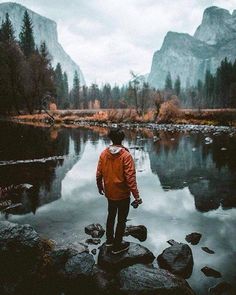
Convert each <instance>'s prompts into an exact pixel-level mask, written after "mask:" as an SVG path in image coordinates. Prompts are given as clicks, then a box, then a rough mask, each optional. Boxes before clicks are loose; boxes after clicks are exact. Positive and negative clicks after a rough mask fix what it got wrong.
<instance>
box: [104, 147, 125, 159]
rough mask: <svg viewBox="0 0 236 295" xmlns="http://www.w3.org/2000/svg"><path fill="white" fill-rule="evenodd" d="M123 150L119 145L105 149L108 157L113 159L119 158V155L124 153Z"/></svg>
mask: <svg viewBox="0 0 236 295" xmlns="http://www.w3.org/2000/svg"><path fill="white" fill-rule="evenodd" d="M125 150H126V149H125V148H124V147H123V146H120V145H110V146H109V147H108V148H107V153H108V155H109V156H111V157H112V158H113V157H119V156H120V155H122V154H123V153H124V152H125Z"/></svg>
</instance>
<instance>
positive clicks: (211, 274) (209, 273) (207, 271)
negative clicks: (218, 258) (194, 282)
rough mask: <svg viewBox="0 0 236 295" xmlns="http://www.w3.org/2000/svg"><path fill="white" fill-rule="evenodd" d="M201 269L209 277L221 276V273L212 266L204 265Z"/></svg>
mask: <svg viewBox="0 0 236 295" xmlns="http://www.w3.org/2000/svg"><path fill="white" fill-rule="evenodd" d="M201 271H202V272H203V273H204V275H205V276H207V277H213V278H221V277H222V276H221V273H220V272H219V271H217V270H215V269H213V268H211V267H208V266H204V267H203V268H202V269H201Z"/></svg>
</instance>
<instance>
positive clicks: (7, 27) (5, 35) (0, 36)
mask: <svg viewBox="0 0 236 295" xmlns="http://www.w3.org/2000/svg"><path fill="white" fill-rule="evenodd" d="M13 41H15V36H14V29H13V26H12V23H11V21H10V18H9V14H8V13H6V17H5V21H3V22H2V26H1V28H0V42H13Z"/></svg>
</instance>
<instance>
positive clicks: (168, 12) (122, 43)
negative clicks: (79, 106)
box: [0, 0, 236, 84]
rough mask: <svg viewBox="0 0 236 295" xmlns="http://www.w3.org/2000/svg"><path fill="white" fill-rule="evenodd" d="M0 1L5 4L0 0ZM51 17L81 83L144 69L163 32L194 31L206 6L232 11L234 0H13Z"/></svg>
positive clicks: (112, 78)
mask: <svg viewBox="0 0 236 295" xmlns="http://www.w3.org/2000/svg"><path fill="white" fill-rule="evenodd" d="M0 2H6V1H1V0H0ZM15 2H18V3H20V4H23V5H25V6H27V7H28V8H30V9H31V10H33V11H35V12H37V13H39V14H42V15H44V16H46V17H48V18H51V19H53V20H55V21H56V22H57V24H58V36H59V41H60V43H61V44H62V45H63V47H64V49H65V50H66V51H67V53H69V55H70V56H71V57H72V58H73V59H74V60H75V61H76V62H77V63H78V64H79V65H80V67H81V69H82V71H83V73H84V76H85V80H86V82H87V84H90V83H92V82H96V83H99V84H100V83H102V82H104V83H105V82H110V83H112V84H114V83H115V82H116V83H119V84H121V83H123V82H127V80H129V78H130V70H133V71H134V72H136V73H138V74H145V73H148V72H149V71H150V68H151V62H152V56H153V53H154V52H155V51H156V50H158V49H160V47H161V45H162V42H163V39H164V37H165V34H166V33H167V32H168V31H176V32H184V33H189V34H191V35H193V34H194V32H195V30H196V28H197V26H198V25H199V24H200V23H201V20H202V14H203V11H204V9H205V8H206V7H209V6H213V5H215V6H219V7H222V8H226V9H228V10H230V11H231V12H232V10H234V9H236V1H235V0H175V1H173V0H172V1H170V0H67V1H65V0H18V1H15Z"/></svg>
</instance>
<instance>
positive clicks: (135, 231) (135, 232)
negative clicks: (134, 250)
mask: <svg viewBox="0 0 236 295" xmlns="http://www.w3.org/2000/svg"><path fill="white" fill-rule="evenodd" d="M125 236H132V237H134V238H136V239H138V240H139V241H140V242H144V241H146V239H147V228H146V227H145V226H144V225H129V226H127V227H126V229H125Z"/></svg>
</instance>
